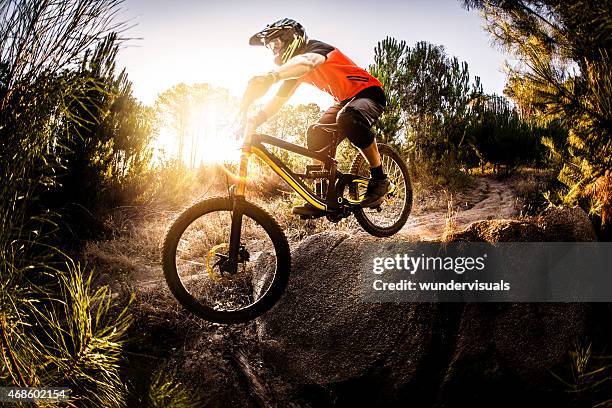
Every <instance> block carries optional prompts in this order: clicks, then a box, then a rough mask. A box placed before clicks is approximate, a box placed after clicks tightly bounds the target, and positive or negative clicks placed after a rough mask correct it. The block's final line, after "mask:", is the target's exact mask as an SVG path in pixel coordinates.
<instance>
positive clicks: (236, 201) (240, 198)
mask: <svg viewBox="0 0 612 408" xmlns="http://www.w3.org/2000/svg"><path fill="white" fill-rule="evenodd" d="M250 155H251V146H250V144H248V143H247V144H245V146H244V147H243V148H242V154H241V155H240V168H239V169H238V181H237V182H236V184H235V185H234V188H233V189H232V190H231V199H232V227H231V231H230V242H229V253H228V256H229V258H228V259H227V262H226V264H225V265H224V266H223V268H222V269H223V270H224V271H226V272H230V273H236V271H237V270H238V257H239V251H240V232H241V230H242V214H243V208H244V202H245V200H244V192H245V190H246V178H247V169H248V167H249V156H250Z"/></svg>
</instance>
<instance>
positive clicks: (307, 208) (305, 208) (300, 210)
mask: <svg viewBox="0 0 612 408" xmlns="http://www.w3.org/2000/svg"><path fill="white" fill-rule="evenodd" d="M291 211H292V212H293V213H294V214H297V215H301V216H306V217H314V216H322V215H325V211H323V210H320V209H318V208H317V207H315V206H314V205H312V204H310V203H305V204H304V205H298V206H296V207H293V209H292V210H291Z"/></svg>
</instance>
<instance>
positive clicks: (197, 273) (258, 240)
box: [162, 124, 412, 323]
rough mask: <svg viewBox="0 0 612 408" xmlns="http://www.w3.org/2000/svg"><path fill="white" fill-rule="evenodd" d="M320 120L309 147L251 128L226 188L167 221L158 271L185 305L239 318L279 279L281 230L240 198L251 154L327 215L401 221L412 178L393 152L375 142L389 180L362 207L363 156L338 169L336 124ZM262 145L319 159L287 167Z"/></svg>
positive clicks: (389, 229) (286, 263) (284, 245)
mask: <svg viewBox="0 0 612 408" xmlns="http://www.w3.org/2000/svg"><path fill="white" fill-rule="evenodd" d="M320 126H323V127H324V130H325V131H328V132H330V136H331V137H330V144H329V145H328V146H326V147H325V148H323V149H321V150H319V151H316V152H314V151H311V150H309V149H307V148H305V147H303V146H299V145H296V144H292V143H289V142H286V141H284V140H281V139H277V138H275V137H272V136H268V135H265V134H260V133H256V134H254V135H252V137H251V138H250V139H248V140H245V142H244V144H243V146H242V154H241V159H240V167H239V170H238V176H239V177H238V181H237V183H236V184H234V185H232V186H231V188H230V189H229V195H228V196H227V197H214V198H208V199H205V200H203V201H200V202H198V203H196V204H194V205H193V206H191V207H189V208H188V209H187V210H185V211H184V212H182V213H181V214H180V215H179V216H178V218H177V219H176V220H175V221H174V223H173V224H172V225H171V227H170V228H169V230H168V233H167V234H166V238H165V240H164V244H163V255H162V263H163V270H164V275H165V279H166V282H167V284H168V286H169V288H170V290H171V292H172V294H173V295H174V296H175V297H176V299H177V300H178V301H179V302H180V303H181V304H182V305H183V306H184V307H185V308H187V309H188V310H189V311H191V312H193V313H194V314H196V315H198V316H199V317H201V318H203V319H206V320H209V321H212V322H216V323H240V322H246V321H249V320H251V319H254V318H256V317H258V316H260V315H261V314H263V313H265V312H266V311H268V310H269V309H270V308H271V307H272V306H273V305H274V304H275V303H276V302H277V301H278V300H279V299H280V297H281V295H282V293H283V291H284V290H285V288H286V286H287V283H288V278H289V273H290V268H291V255H290V250H289V244H288V242H287V238H286V237H285V234H284V233H283V231H282V229H281V227H280V226H279V225H278V223H277V222H276V221H275V220H274V218H273V217H272V216H270V215H269V214H268V213H267V212H266V211H265V210H264V209H262V208H260V207H259V206H257V205H255V204H253V203H251V202H249V201H247V200H246V199H245V189H246V180H247V168H248V163H249V159H250V157H251V156H252V155H255V156H257V157H259V158H260V159H261V160H262V161H263V162H264V163H266V164H267V165H268V166H270V167H271V168H272V170H273V171H274V172H275V173H277V174H278V175H279V176H280V177H281V178H283V179H284V180H285V181H286V182H287V183H288V184H289V186H291V188H292V189H293V190H295V191H296V192H297V193H298V194H299V195H300V196H301V197H302V198H303V199H305V200H306V201H307V202H309V203H310V204H312V205H313V206H315V207H316V208H318V209H320V210H321V216H325V217H327V219H328V220H329V221H331V222H338V221H340V220H341V219H343V218H346V217H349V216H351V215H354V216H355V217H356V219H357V222H358V223H359V225H360V226H361V227H362V228H363V229H364V230H365V231H367V232H368V233H370V234H372V235H374V236H376V237H387V236H390V235H393V234H395V233H396V232H398V231H399V230H400V229H401V228H402V227H403V226H404V224H405V223H406V220H407V219H408V216H409V215H410V211H411V207H412V184H411V181H410V175H409V171H408V167H407V165H406V163H405V162H404V161H403V160H402V159H401V157H400V156H399V154H398V153H397V152H396V151H395V150H393V149H392V148H391V147H389V146H387V145H384V144H379V145H378V146H379V151H380V154H381V158H382V163H383V166H384V170H385V173H386V174H387V175H388V177H389V178H390V179H391V186H390V188H389V191H388V193H387V196H386V197H385V200H384V201H383V203H382V204H381V205H380V206H378V207H377V208H374V209H368V208H362V207H361V206H360V204H359V203H360V201H361V200H362V199H363V196H364V194H365V188H366V186H367V183H368V179H369V178H368V177H369V165H368V163H367V161H366V160H365V159H364V157H363V156H362V155H361V154H359V153H358V154H357V156H356V157H355V158H354V159H353V161H352V164H351V170H350V172H349V173H347V174H345V173H342V172H340V171H339V170H338V168H337V165H338V162H337V161H336V159H335V155H336V149H337V145H338V135H337V130H336V126H335V124H334V125H320ZM265 145H272V146H275V147H277V148H280V149H285V150H288V151H291V152H293V153H296V154H298V155H301V156H305V157H309V158H311V159H316V160H318V161H319V162H321V163H322V164H320V165H315V164H313V165H307V166H306V169H305V171H304V172H303V173H294V172H293V171H292V170H291V169H289V168H288V167H287V166H286V165H285V164H284V163H283V162H282V161H281V160H280V159H279V158H278V157H277V156H275V155H274V154H273V153H271V152H270V151H269V150H268V149H267V148H266V146H265ZM307 182H308V183H309V184H310V183H311V184H312V186H311V187H309V186H308V185H307ZM228 227H229V228H228Z"/></svg>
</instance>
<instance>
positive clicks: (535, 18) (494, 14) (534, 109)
mask: <svg viewBox="0 0 612 408" xmlns="http://www.w3.org/2000/svg"><path fill="white" fill-rule="evenodd" d="M462 3H463V4H464V6H466V7H467V8H478V9H480V10H482V12H483V15H484V17H485V19H486V24H487V25H486V27H487V30H488V31H489V32H490V33H491V34H492V35H493V37H494V39H495V40H496V42H497V43H498V44H499V45H501V46H502V47H504V48H505V49H506V50H507V51H509V52H511V53H512V54H513V55H514V56H515V57H516V58H518V59H519V61H520V63H519V65H518V66H516V67H513V68H512V69H511V71H510V77H509V81H508V87H507V93H508V94H509V95H510V96H511V97H513V98H514V99H515V100H516V101H517V103H518V104H519V106H520V107H521V109H522V110H523V111H524V112H526V113H529V114H533V115H536V116H538V117H539V118H540V119H541V120H547V121H559V122H561V123H562V124H563V125H564V126H565V127H566V128H567V129H568V133H567V139H566V140H565V141H564V142H563V143H555V144H554V145H555V146H556V147H559V146H560V145H564V147H563V152H561V154H559V155H558V156H559V157H561V158H562V159H563V160H564V162H565V166H564V167H563V169H562V170H561V172H560V174H559V179H560V180H561V181H562V182H563V183H565V184H566V185H567V186H568V190H567V191H566V192H565V193H564V194H563V196H564V199H565V201H567V202H572V201H575V200H576V199H577V198H579V197H580V196H581V195H582V196H584V195H587V196H591V198H592V200H593V208H594V210H595V211H596V212H598V213H600V214H602V217H603V218H604V219H605V218H606V216H605V213H607V214H608V217H610V216H612V201H611V199H610V195H609V194H607V193H606V191H608V190H609V186H610V185H612V176H610V169H611V167H612V140H611V134H612V65H611V64H610V63H611V61H610V57H611V55H610V49H611V47H612V16H611V15H610V10H611V9H612V2H611V1H610V0H604V1H599V0H574V1H571V2H567V1H559V0H537V1H532V0H512V1H507V0H503V1H502V0H464V1H462ZM550 145H551V146H552V145H553V144H552V143H551V144H550ZM557 152H558V151H557ZM598 186H608V187H598ZM598 190H601V191H603V193H602V194H597V191H598Z"/></svg>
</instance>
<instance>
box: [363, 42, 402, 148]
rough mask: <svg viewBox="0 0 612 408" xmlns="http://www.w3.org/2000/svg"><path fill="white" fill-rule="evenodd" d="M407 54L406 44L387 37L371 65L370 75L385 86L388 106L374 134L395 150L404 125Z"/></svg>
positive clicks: (376, 49)
mask: <svg viewBox="0 0 612 408" xmlns="http://www.w3.org/2000/svg"><path fill="white" fill-rule="evenodd" d="M405 52H406V42H405V41H400V42H398V41H397V40H396V39H395V38H391V37H387V38H385V39H384V40H382V41H380V42H379V43H378V44H377V45H376V48H375V49H374V64H373V65H370V68H369V71H370V73H371V74H372V75H373V76H375V77H376V78H378V80H379V81H380V82H381V83H382V84H383V90H384V91H385V96H386V97H387V106H386V108H385V110H384V112H383V113H382V115H381V116H380V118H379V119H378V122H377V123H376V125H375V126H374V129H373V130H374V134H375V135H376V136H377V139H378V140H380V141H381V142H383V143H387V144H390V145H392V146H394V147H395V148H398V147H400V146H401V142H402V140H401V135H400V131H401V130H402V128H403V126H404V124H403V123H402V109H401V93H400V89H401V87H400V80H401V73H402V71H401V63H402V61H403V58H404V55H405Z"/></svg>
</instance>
